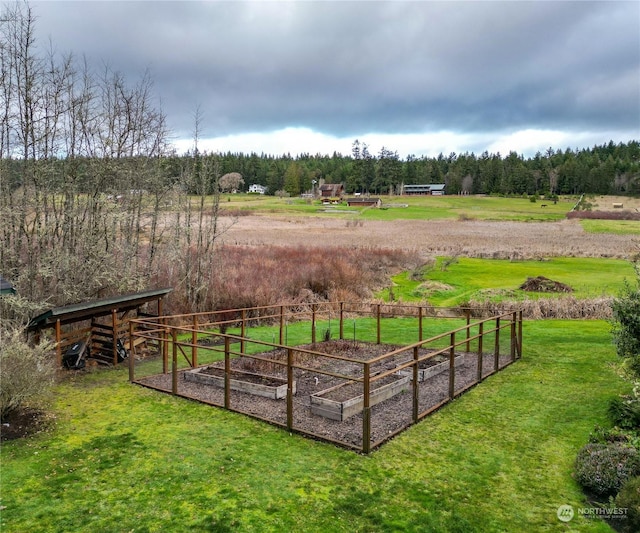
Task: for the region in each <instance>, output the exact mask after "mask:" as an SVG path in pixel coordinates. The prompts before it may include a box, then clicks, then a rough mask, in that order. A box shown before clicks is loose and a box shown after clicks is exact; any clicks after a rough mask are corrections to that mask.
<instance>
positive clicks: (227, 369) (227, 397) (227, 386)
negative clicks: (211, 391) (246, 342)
mask: <svg viewBox="0 0 640 533" xmlns="http://www.w3.org/2000/svg"><path fill="white" fill-rule="evenodd" d="M229 352H230V350H229V337H225V338H224V408H225V409H229V406H230V405H231V383H230V381H231V360H230V357H229V356H230V353H229Z"/></svg>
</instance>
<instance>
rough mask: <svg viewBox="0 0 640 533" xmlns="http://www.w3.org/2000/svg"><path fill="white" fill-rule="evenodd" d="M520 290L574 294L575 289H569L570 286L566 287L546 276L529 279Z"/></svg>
mask: <svg viewBox="0 0 640 533" xmlns="http://www.w3.org/2000/svg"><path fill="white" fill-rule="evenodd" d="M520 289H522V290H523V291H528V292H573V289H572V288H571V287H569V285H565V284H564V283H560V282H559V281H553V280H552V279H549V278H545V277H544V276H538V277H536V278H527V281H525V282H524V283H523V284H522V285H520Z"/></svg>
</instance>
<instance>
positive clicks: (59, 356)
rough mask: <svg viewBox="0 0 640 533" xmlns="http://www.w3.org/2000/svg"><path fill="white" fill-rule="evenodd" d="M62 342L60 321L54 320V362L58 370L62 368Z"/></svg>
mask: <svg viewBox="0 0 640 533" xmlns="http://www.w3.org/2000/svg"><path fill="white" fill-rule="evenodd" d="M61 342H62V327H61V324H60V319H58V320H56V362H57V363H58V368H61V367H62V346H60V343H61Z"/></svg>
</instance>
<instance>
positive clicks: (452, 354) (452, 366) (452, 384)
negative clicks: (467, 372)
mask: <svg viewBox="0 0 640 533" xmlns="http://www.w3.org/2000/svg"><path fill="white" fill-rule="evenodd" d="M449 342H450V344H449V399H450V400H453V397H454V396H455V394H456V376H455V374H456V334H455V333H453V332H452V333H451V337H450V340H449Z"/></svg>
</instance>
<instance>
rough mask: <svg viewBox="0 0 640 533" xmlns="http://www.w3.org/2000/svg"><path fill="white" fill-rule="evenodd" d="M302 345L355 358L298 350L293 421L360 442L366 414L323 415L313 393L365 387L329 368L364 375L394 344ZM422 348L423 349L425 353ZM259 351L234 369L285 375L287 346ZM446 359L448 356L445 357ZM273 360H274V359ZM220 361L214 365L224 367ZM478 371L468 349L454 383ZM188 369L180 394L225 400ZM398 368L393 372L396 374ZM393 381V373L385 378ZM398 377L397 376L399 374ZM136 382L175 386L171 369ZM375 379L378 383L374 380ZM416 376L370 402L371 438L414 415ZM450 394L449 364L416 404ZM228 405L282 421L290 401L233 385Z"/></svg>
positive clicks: (504, 359)
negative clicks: (191, 378) (399, 388)
mask: <svg viewBox="0 0 640 533" xmlns="http://www.w3.org/2000/svg"><path fill="white" fill-rule="evenodd" d="M300 348H307V349H310V350H314V351H321V352H324V353H330V354H333V355H339V356H341V357H347V358H349V359H351V361H342V360H337V359H333V358H329V357H322V356H312V355H309V354H304V353H300V352H296V355H295V359H294V364H295V365H299V366H301V367H304V368H296V369H294V380H295V382H296V393H295V395H294V397H293V427H294V429H296V430H299V431H301V432H303V433H306V434H311V435H313V436H316V437H319V438H323V439H326V440H330V441H333V442H338V443H342V444H345V445H347V446H355V447H358V448H359V447H361V446H362V426H363V419H362V414H361V413H360V414H356V415H354V416H351V417H349V418H347V419H346V420H344V421H336V420H331V419H329V418H326V417H324V416H321V415H317V414H314V413H313V412H312V410H311V395H316V394H318V393H321V392H322V391H325V390H327V389H330V388H332V387H335V386H337V385H340V384H345V385H348V388H349V391H348V392H349V394H348V396H349V398H353V397H355V396H359V395H361V394H362V393H363V385H362V383H361V382H355V383H354V382H353V381H351V384H350V380H348V379H342V378H338V377H336V376H335V375H329V374H327V373H325V372H328V373H331V374H340V375H342V376H352V377H354V378H357V377H359V376H361V369H362V365H361V364H360V363H358V361H364V360H370V359H372V358H374V357H376V356H378V355H382V354H385V353H388V352H390V351H391V350H394V349H396V348H397V347H395V346H390V345H382V344H381V345H376V344H368V343H361V342H356V343H354V342H351V341H329V342H328V343H326V344H325V343H317V344H315V345H309V346H305V347H300ZM425 353H426V352H425V351H422V352H420V354H419V355H424V354H425ZM260 357H264V358H266V359H269V360H270V361H266V362H265V361H255V360H253V359H251V358H248V357H239V358H236V359H233V360H232V362H231V363H232V365H231V366H232V369H234V370H241V371H247V370H250V371H251V372H256V373H264V374H267V375H271V376H276V377H280V378H283V377H284V378H286V366H284V365H282V363H286V351H284V350H274V351H271V352H266V353H264V354H260ZM412 357H413V352H412V351H411V350H407V351H404V352H401V353H399V354H398V355H396V356H394V357H391V358H388V359H385V360H384V361H382V362H380V363H372V364H371V374H372V376H375V375H380V374H381V373H383V372H385V371H387V370H392V369H395V368H397V367H398V365H400V364H402V363H403V362H406V361H409V360H411V359H412ZM442 359H443V358H442V357H439V356H435V357H434V361H430V362H429V363H427V364H423V365H421V366H423V367H424V366H428V364H435V363H438V362H440V361H442ZM445 359H446V358H445ZM271 361H273V362H271ZM509 362H510V357H509V356H507V355H501V356H500V357H499V358H498V367H499V368H502V367H504V366H506V365H507V364H508V363H509ZM222 364H223V363H222V362H219V363H216V364H215V365H213V366H217V367H220V366H222ZM494 364H495V358H494V355H493V354H488V353H485V354H483V357H482V376H483V378H484V377H486V376H488V375H489V374H491V373H492V372H493V371H494ZM477 371H478V355H477V354H474V353H469V354H467V356H466V358H465V364H463V365H458V366H456V369H455V374H454V383H455V387H454V388H455V391H456V394H458V393H461V392H462V391H463V390H465V389H466V388H468V387H469V386H471V385H473V383H474V382H475V381H476V377H477ZM184 372H185V371H180V372H179V375H178V394H179V395H180V396H184V397H187V398H191V399H194V400H198V401H201V402H204V403H209V404H213V405H217V406H223V405H224V390H223V389H222V388H221V387H217V386H212V385H204V384H201V383H195V382H192V381H187V380H185V379H184V375H183V374H184ZM395 375H396V374H392V376H395ZM384 379H387V381H388V380H389V379H390V380H391V381H393V379H394V378H393V377H391V378H384ZM396 379H397V378H396ZM138 383H140V384H142V385H145V386H148V387H151V388H155V389H158V390H162V391H165V392H170V391H171V384H172V376H171V374H165V375H163V374H161V375H156V376H150V377H146V378H142V379H140V380H138ZM376 383H377V384H376ZM382 383H383V379H380V380H379V383H378V382H376V380H375V377H374V378H372V383H371V390H372V391H373V390H375V388H376V387H378V386H380V385H381V384H382ZM412 386H413V385H412V382H409V383H408V384H407V388H406V390H403V391H402V392H400V393H399V394H397V395H395V396H393V397H391V398H389V399H387V400H385V401H383V402H381V403H379V404H377V405H375V406H373V407H372V408H371V442H372V443H375V442H378V441H382V440H384V439H386V438H388V437H389V436H391V435H393V434H395V433H396V432H398V431H399V430H402V429H404V428H406V427H408V426H409V425H411V423H412V421H413V418H412V416H413V398H412V393H411V391H412ZM448 396H449V372H448V370H447V371H445V372H442V373H441V374H437V375H435V376H433V377H431V378H429V379H427V380H426V381H423V382H420V383H419V384H418V404H419V412H420V413H423V412H426V411H427V410H430V409H432V408H434V407H436V406H438V405H440V404H441V403H442V402H444V401H445V400H447V398H448ZM346 399H348V398H346V397H340V398H338V399H337V400H336V401H346ZM230 405H231V408H232V409H233V410H235V411H240V412H243V413H246V414H249V415H252V416H256V417H258V418H262V419H265V420H268V421H272V422H275V423H277V424H280V425H286V423H287V402H286V400H284V399H280V400H273V399H269V398H265V397H262V396H257V395H253V394H249V393H246V392H239V391H233V390H232V391H230Z"/></svg>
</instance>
